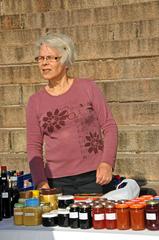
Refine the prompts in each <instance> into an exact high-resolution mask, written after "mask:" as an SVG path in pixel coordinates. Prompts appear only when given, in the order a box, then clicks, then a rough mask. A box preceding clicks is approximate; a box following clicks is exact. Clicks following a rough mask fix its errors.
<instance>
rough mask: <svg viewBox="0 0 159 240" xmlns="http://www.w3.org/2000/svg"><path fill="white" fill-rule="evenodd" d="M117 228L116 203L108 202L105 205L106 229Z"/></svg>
mask: <svg viewBox="0 0 159 240" xmlns="http://www.w3.org/2000/svg"><path fill="white" fill-rule="evenodd" d="M116 226H117V220H116V209H115V203H112V202H107V203H106V205H105V228H107V229H115V228H116Z"/></svg>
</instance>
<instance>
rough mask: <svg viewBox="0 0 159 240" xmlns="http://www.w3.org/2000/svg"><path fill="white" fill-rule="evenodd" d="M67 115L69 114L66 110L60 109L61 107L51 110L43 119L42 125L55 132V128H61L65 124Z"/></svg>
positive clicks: (50, 131) (45, 128)
mask: <svg viewBox="0 0 159 240" xmlns="http://www.w3.org/2000/svg"><path fill="white" fill-rule="evenodd" d="M67 117H68V114H67V111H66V110H64V111H59V109H55V111H54V112H51V111H49V112H47V113H46V116H45V117H43V119H42V121H43V124H42V127H43V128H44V130H46V131H48V132H49V133H53V132H54V131H55V129H60V128H62V127H63V126H65V121H66V119H67Z"/></svg>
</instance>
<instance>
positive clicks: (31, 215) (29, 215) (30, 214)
mask: <svg viewBox="0 0 159 240" xmlns="http://www.w3.org/2000/svg"><path fill="white" fill-rule="evenodd" d="M24 216H25V217H34V216H35V214H34V213H24Z"/></svg>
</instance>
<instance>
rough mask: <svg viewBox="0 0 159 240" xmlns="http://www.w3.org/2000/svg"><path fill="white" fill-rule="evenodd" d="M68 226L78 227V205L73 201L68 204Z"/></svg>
mask: <svg viewBox="0 0 159 240" xmlns="http://www.w3.org/2000/svg"><path fill="white" fill-rule="evenodd" d="M69 211H70V213H69V219H70V227H71V228H78V227H79V205H78V204H77V203H73V204H71V205H70V210H69Z"/></svg>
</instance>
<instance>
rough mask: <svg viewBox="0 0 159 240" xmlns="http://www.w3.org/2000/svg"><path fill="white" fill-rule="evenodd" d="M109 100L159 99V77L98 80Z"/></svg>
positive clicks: (135, 100)
mask: <svg viewBox="0 0 159 240" xmlns="http://www.w3.org/2000/svg"><path fill="white" fill-rule="evenodd" d="M98 85H99V87H100V88H101V89H102V91H103V93H104V95H105V96H106V97H107V100H108V101H109V102H127V101H129V102H131V101H134V102H137V101H157V100H159V94H158V92H159V79H147V80H145V79H140V80H129V81H128V80H123V81H116V80H115V81H102V82H101V81H98Z"/></svg>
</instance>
